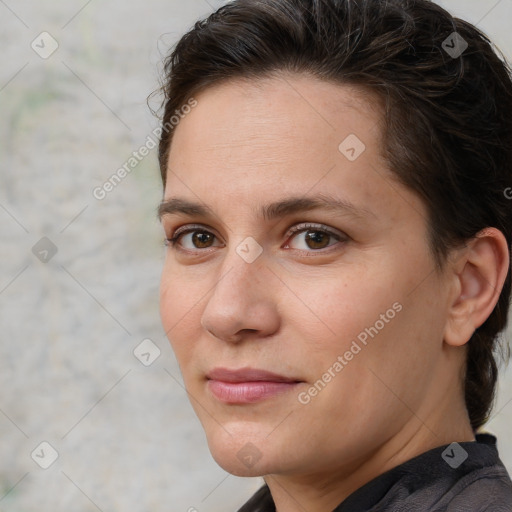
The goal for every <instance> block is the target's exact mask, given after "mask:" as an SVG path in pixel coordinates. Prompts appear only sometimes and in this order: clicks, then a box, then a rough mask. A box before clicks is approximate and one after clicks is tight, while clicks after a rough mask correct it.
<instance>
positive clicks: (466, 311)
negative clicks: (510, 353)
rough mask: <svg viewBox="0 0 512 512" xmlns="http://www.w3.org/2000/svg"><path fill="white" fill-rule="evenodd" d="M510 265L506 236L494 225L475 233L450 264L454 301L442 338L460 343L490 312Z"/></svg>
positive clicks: (451, 343)
mask: <svg viewBox="0 0 512 512" xmlns="http://www.w3.org/2000/svg"><path fill="white" fill-rule="evenodd" d="M509 266H510V255H509V249H508V244H507V240H506V238H505V236H504V235H503V233H502V232H501V231H499V230H498V229H496V228H485V229H483V230H482V231H480V232H478V233H477V234H476V236H475V237H474V238H473V239H471V240H470V241H469V242H468V243H467V244H466V246H465V248H464V249H462V250H461V253H460V255H459V258H458V259H457V263H456V264H455V265H454V266H453V267H452V271H453V276H454V281H453V283H454V286H453V300H452V303H451V306H450V310H449V312H448V318H447V322H446V326H445V333H444V340H445V342H446V343H448V345H452V346H462V345H464V344H465V343H467V342H468V341H469V339H470V338H471V336H472V335H473V333H474V332H475V330H476V329H477V328H478V327H480V326H481V325H482V324H483V323H484V322H485V321H486V320H487V318H488V317H489V315H490V314H491V313H492V311H493V309H494V307H495V306H496V303H497V302H498V299H499V297H500V293H501V290H502V288H503V284H504V282H505V279H506V277H507V273H508V270H509Z"/></svg>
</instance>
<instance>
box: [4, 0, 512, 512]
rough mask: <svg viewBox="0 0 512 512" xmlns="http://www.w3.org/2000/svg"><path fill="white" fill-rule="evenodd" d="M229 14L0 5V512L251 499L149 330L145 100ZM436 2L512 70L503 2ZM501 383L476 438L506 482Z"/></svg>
mask: <svg viewBox="0 0 512 512" xmlns="http://www.w3.org/2000/svg"><path fill="white" fill-rule="evenodd" d="M223 3H225V2H220V1H217V2H215V1H213V0H187V1H183V0H181V1H178V0H166V1H163V0H146V1H144V2H131V3H129V4H128V2H124V1H121V0H89V1H87V0H68V1H67V2H63V1H61V2H57V1H49V0H47V1H40V2H36V1H34V0H17V1H15V0H5V1H4V0H0V42H1V47H2V48H3V50H2V53H1V57H0V59H1V60H0V62H1V66H0V115H1V117H0V175H1V187H0V240H1V243H0V254H1V258H0V325H1V326H2V330H1V334H0V336H1V343H0V367H1V371H0V389H1V392H0V511H2V512H35V511H36V510H37V511H40V510H43V511H49V510H52V511H53V512H64V511H69V510H73V511H74V512H89V511H98V510H99V511H102V512H107V511H121V510H122V511H124V512H136V511H137V512H140V511H142V510H151V511H153V512H158V511H163V510H172V511H173V512H179V511H184V512H192V511H194V510H195V511H197V512H220V511H226V510H233V511H234V510H236V509H237V508H238V507H239V506H240V505H241V504H242V503H243V502H244V501H245V500H246V499H247V498H248V497H249V496H250V495H251V494H252V493H253V492H254V491H255V490H256V489H257V488H258V487H259V486H260V485H261V483H262V480H261V479H257V478H255V479H245V478H237V477H234V476H232V475H229V474H228V473H226V472H225V471H223V470H222V469H221V468H219V467H218V466H217V465H216V463H215V462H214V461H213V459H212V458H211V456H210V453H209V451H208V448H207V445H206V441H205V437H204V433H203V430H202V428H201V426H200V424H199V421H198V420H197V419H196V416H195V414H194V413H193V411H192V408H191V406H190V404H189V402H188V399H187V396H186V393H185V391H184V388H183V384H182V380H181V376H180V374H179V369H178V366H177V364H176V361H175V358H174V356H173V354H172V352H171V350H170V347H169V343H168V341H167V339H166V337H165V335H164V332H163V329H162V327H161V325H160V319H159V315H158V285H159V276H160V270H161V265H162V261H163V244H162V238H163V234H162V233H161V231H160V226H159V224H158V222H157V221H156V216H155V209H156V206H157V204H158V202H159V200H160V198H161V183H160V178H159V170H158V165H157V150H156V148H154V143H153V141H156V140H157V137H155V135H154V134H153V131H154V130H155V128H156V127H157V126H158V120H157V119H156V118H155V117H154V116H153V115H152V114H151V112H150V111H149V109H148V106H147V104H146V98H147V96H148V95H149V94H150V93H151V92H152V91H153V90H155V89H156V88H157V87H158V77H159V70H160V63H161V60H162V57H163V55H165V54H166V52H167V51H168V49H169V48H170V47H171V46H172V44H174V43H175V42H176V41H177V39H178V38H179V37H180V35H182V34H183V33H184V32H185V31H186V30H187V29H189V28H190V27H191V26H192V24H193V23H194V22H195V21H196V20H197V19H200V18H203V17H205V16H207V15H208V14H210V13H211V12H212V11H213V10H215V9H216V8H218V7H219V6H220V5H222V4H223ZM439 3H441V4H442V5H443V6H444V7H446V8H447V9H448V10H450V11H451V12H452V13H454V14H456V15H458V16H460V17H463V18H466V19H467V20H469V21H471V22H473V23H475V24H476V25H478V26H479V27H480V28H481V29H483V30H484V31H485V32H487V33H488V34H489V35H490V36H491V38H492V39H493V40H494V42H495V43H496V44H497V45H498V46H499V47H500V48H501V49H502V51H503V52H504V53H505V54H506V55H507V56H508V58H509V59H511V58H512V32H511V30H510V20H511V19H512V0H498V1H497V0H491V1H482V0H446V1H443V2H439ZM152 105H153V106H154V107H158V102H153V103H152ZM148 137H149V139H148ZM150 140H151V141H150ZM141 147H146V148H148V151H147V154H145V153H146V151H145V150H142V151H140V148H141ZM133 152H139V153H138V155H139V156H137V157H134V155H133ZM143 153H144V155H143ZM130 157H132V160H131V161H130ZM133 158H136V160H133ZM123 165H125V170H128V171H129V172H126V173H125V175H124V176H123V177H122V179H120V180H118V182H116V183H115V186H114V185H112V186H110V188H109V186H108V185H107V186H104V184H105V182H106V181H107V180H108V179H109V178H110V177H111V176H112V175H113V174H114V173H116V171H117V170H118V169H119V168H121V167H122V166H123ZM121 174H122V173H121ZM511 207H512V203H511ZM508 340H510V331H509V332H508ZM511 384H512V371H511V370H510V369H509V370H508V372H504V373H503V375H502V378H501V380H500V388H499V395H498V400H497V404H496V407H495V409H494V416H493V418H492V419H491V421H490V422H489V424H488V425H487V430H488V431H490V432H492V433H494V434H496V435H497V436H498V439H499V445H498V446H499V449H500V453H501V457H502V459H503V461H504V462H505V464H506V465H507V467H508V470H509V471H510V472H512V436H511V432H510V425H511V424H512V386H511Z"/></svg>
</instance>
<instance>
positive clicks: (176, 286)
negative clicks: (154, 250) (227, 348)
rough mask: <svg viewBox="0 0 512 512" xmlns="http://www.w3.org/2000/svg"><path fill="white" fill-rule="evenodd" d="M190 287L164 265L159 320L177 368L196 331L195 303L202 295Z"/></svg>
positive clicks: (197, 327) (181, 362)
mask: <svg viewBox="0 0 512 512" xmlns="http://www.w3.org/2000/svg"><path fill="white" fill-rule="evenodd" d="M193 283H194V280H190V279H188V278H184V277H183V276H182V275H181V276H180V274H179V273H177V272H174V269H173V268H172V267H171V265H169V264H167V263H166V264H165V265H164V269H163V272H162V277H161V281H160V318H161V321H162V326H163V328H164V330H165V333H166V335H167V338H168V339H169V341H170V343H171V346H172V348H173V350H174V352H175V354H176V357H177V359H178V362H179V363H180V366H181V365H182V364H183V363H184V362H185V360H186V359H187V353H188V352H189V350H187V348H189V347H191V346H193V343H191V342H192V341H193V339H194V338H195V334H194V333H195V331H196V330H198V329H199V328H200V318H199V313H198V308H199V306H200V303H198V301H199V299H200V298H201V296H202V294H201V293H200V294H199V295H198V294H197V293H198V292H196V291H195V288H194V285H193ZM203 293H204V291H203Z"/></svg>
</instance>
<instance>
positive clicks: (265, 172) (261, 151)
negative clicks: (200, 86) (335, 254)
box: [165, 75, 425, 220]
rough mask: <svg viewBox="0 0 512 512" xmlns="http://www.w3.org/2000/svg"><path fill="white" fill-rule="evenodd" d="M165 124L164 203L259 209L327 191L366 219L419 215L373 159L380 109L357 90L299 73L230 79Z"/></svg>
mask: <svg viewBox="0 0 512 512" xmlns="http://www.w3.org/2000/svg"><path fill="white" fill-rule="evenodd" d="M195 99H196V100H197V106H195V107H194V108H193V109H192V110H191V111H190V113H188V114H187V115H186V116H184V117H183V118H182V119H181V121H180V123H179V124H178V126H177V127H176V128H175V133H174V139H173V143H172V146H171V149H170V152H169V159H168V169H167V183H166V190H165V199H169V198H172V197H179V198H182V199H187V200H190V201H194V202H196V203H197V202H200V203H204V204H206V205H209V206H214V209H215V211H216V212H217V214H218V215H220V216H221V217H223V216H224V215H225V218H228V217H230V219H231V220H233V219H234V218H235V217H236V216H237V215H238V216H240V215H244V214H245V212H247V215H249V212H251V215H252V214H254V212H257V211H260V207H261V205H262V204H270V203H271V202H273V201H279V200H281V199H282V198H284V197H287V196H288V197H290V196H295V197H297V196H305V195H313V194H325V195H327V194H329V195H331V196H332V195H334V196H337V197H338V198H339V199H341V200H343V201H349V202H350V203H351V204H353V205H356V206H358V207H359V208H360V209H362V208H366V209H368V210H370V211H371V212H372V213H373V214H374V216H378V215H385V216H386V217H388V218H389V219H392V218H399V217H400V216H401V215H405V216H406V217H407V216H408V215H410V214H411V212H407V211H406V210H411V208H412V209H413V210H415V211H416V212H419V213H420V214H421V215H422V216H423V217H425V214H424V209H423V205H422V204H420V202H419V200H418V198H416V197H414V196H413V195H412V193H411V192H410V191H408V190H406V189H405V188H403V187H402V186H401V185H400V184H399V183H398V182H397V181H396V179H395V178H394V175H393V173H392V172H391V171H390V170H389V168H388V165H387V162H386V161H385V159H384V158H383V156H382V144H381V139H382V136H381V126H382V123H381V119H382V115H381V109H380V108H379V102H378V101H377V99H375V98H374V97H372V96H371V95H369V94H367V93H366V92H365V91H363V90H359V89H357V88H354V87H351V86H347V85H340V84H334V83H329V82H325V81H321V80H319V79H317V78H312V77H308V76H303V75H298V76H297V75H282V76H277V77H272V78H266V79H261V80H260V79H259V80H256V81H250V80H241V79H240V80H231V81H229V82H225V83H221V84H217V85H215V86H212V87H208V88H206V89H205V90H203V91H202V92H201V93H200V94H198V95H196V96H195Z"/></svg>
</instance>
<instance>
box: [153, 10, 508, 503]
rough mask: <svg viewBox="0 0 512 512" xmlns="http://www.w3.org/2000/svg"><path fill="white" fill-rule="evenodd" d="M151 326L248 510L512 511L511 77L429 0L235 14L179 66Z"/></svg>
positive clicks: (167, 131)
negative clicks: (511, 317) (155, 315)
mask: <svg viewBox="0 0 512 512" xmlns="http://www.w3.org/2000/svg"><path fill="white" fill-rule="evenodd" d="M165 70H166V80H165V85H164V92H165V110H164V117H163V123H162V134H161V141H160V165H161V172H162V180H163V185H164V197H163V201H162V203H161V205H160V208H159V215H160V218H161V220H162V224H163V227H164V230H165V236H166V239H167V244H168V248H167V253H166V261H165V265H164V269H163V274H162V282H161V316H162V321H163V325H164V327H165V329H166V332H167V334H168V337H169V340H170V342H171V344H172V347H173V349H174V351H175V353H176V356H177V359H178V362H179V364H180V368H181V371H182V373H183V378H184V382H185V384H186V387H187V392H188V393H189V396H190V399H191V403H192V405H193V407H194V409H195V411H196V413H197V415H198V417H199V419H200V421H201V423H202V425H203V427H204V429H205V433H206V437H207V440H208V445H209V447H210V450H211V452H212V455H213V457H214V458H215V460H216V461H217V462H218V464H219V465H220V466H222V467H223V468H224V469H225V470H226V471H228V472H230V473H232V474H235V475H239V476H263V477H264V479H265V485H264V487H262V489H260V491H258V493H256V495H255V496H253V498H252V499H251V500H250V501H249V502H248V503H246V504H245V505H244V507H242V509H241V510H242V511H245V512H246V511H274V510H277V511H278V512H292V511H297V510H304V511H308V512H320V511H322V512H326V511H331V510H336V511H337V512H342V511H352V512H353V511H369V510H372V511H373V510H375V511H376V510H379V511H384V510H385V511H388V510H389V511H397V510H415V511H419V510H422V511H423V510H425V511H427V510H428V511H431V510H435V511H444V510H450V511H453V510H461V511H462V510H464V511H468V510H472V511H473V510H474V511H483V510H489V511H491V510H492V511H495V510H512V484H511V481H510V478H509V476H508V474H507V472H506V470H505V468H504V466H503V464H502V463H501V461H500V459H499V457H498V453H497V450H496V446H495V443H496V439H495V438H494V437H493V436H490V435H488V434H480V433H478V432H477V431H478V429H480V427H482V426H483V425H484V424H485V422H486V420H487V418H488V417H489V412H490V408H491V404H492V399H493V396H494V389H495V384H496V377H497V365H496V361H495V359H494V352H493V351H494V350H495V349H496V348H497V336H498V334H499V333H500V332H501V331H502V330H503V328H504V327H505V324H506V319H507V309H508V304H509V300H510V291H511V276H510V252H509V250H510V246H511V242H512V207H511V206H512V205H511V203H510V200H509V199H508V197H507V193H506V190H507V187H509V186H510V183H512V171H511V169H512V116H510V112H511V111H512V82H511V78H510V73H509V69H508V67H507V66H506V64H505V63H504V62H503V61H502V59H500V58H499V57H498V56H497V55H496V54H495V53H494V51H493V50H492V48H491V46H490V44H489V41H488V40H487V39H486V37H485V36H484V35H483V34H481V33H480V32H479V31H478V30H477V29H476V28H475V27H473V26H472V25H470V24H468V23H466V22H464V21H461V20H458V19H455V18H452V17H451V16H450V15H449V14H448V13H447V12H446V11H444V10H443V9H441V8H440V7H439V6H437V5H435V4H433V3H431V2H429V1H425V0H410V1H399V0H391V1H387V2H382V1H379V0H322V1H321V0H307V1H306V0H261V1H253V0H251V1H249V0H237V1H235V2H233V3H230V4H228V5H226V6H224V7H222V8H220V9H219V10H218V11H217V12H216V13H214V14H212V15H211V16H210V17H209V18H208V19H207V20H205V21H201V22H198V23H196V25H195V27H194V28H193V29H192V30H191V31H190V32H189V33H187V34H186V35H185V36H184V37H183V38H182V39H181V40H180V41H179V43H178V44H177V46H176V47H175V49H174V50H173V52H172V54H171V55H170V56H169V57H168V59H167V61H166V67H165Z"/></svg>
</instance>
